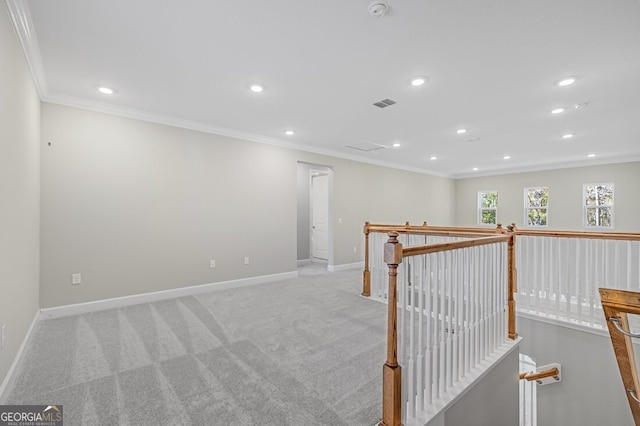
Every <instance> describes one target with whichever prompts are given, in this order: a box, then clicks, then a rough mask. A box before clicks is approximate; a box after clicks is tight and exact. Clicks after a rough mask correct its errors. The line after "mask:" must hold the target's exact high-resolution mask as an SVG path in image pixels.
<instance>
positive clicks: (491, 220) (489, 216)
mask: <svg viewBox="0 0 640 426" xmlns="http://www.w3.org/2000/svg"><path fill="white" fill-rule="evenodd" d="M478 212H479V214H478V224H479V225H495V224H496V223H497V216H498V191H479V192H478Z"/></svg>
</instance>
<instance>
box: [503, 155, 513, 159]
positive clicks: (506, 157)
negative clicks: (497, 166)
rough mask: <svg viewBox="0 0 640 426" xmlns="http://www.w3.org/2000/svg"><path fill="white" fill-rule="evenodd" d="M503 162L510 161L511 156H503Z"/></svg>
mask: <svg viewBox="0 0 640 426" xmlns="http://www.w3.org/2000/svg"><path fill="white" fill-rule="evenodd" d="M502 158H503V159H504V160H510V159H511V156H510V155H505V156H504V157H502Z"/></svg>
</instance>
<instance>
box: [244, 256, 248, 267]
mask: <svg viewBox="0 0 640 426" xmlns="http://www.w3.org/2000/svg"><path fill="white" fill-rule="evenodd" d="M244 264H245V265H248V264H249V257H245V258H244Z"/></svg>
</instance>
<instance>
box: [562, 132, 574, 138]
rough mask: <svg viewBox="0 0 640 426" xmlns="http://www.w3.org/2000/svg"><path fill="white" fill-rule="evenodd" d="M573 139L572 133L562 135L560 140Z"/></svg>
mask: <svg viewBox="0 0 640 426" xmlns="http://www.w3.org/2000/svg"><path fill="white" fill-rule="evenodd" d="M572 137H573V133H565V134H564V135H562V139H571V138H572Z"/></svg>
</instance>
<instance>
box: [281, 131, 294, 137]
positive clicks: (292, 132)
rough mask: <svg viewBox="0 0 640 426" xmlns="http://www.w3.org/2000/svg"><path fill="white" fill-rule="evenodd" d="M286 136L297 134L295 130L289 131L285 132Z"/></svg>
mask: <svg viewBox="0 0 640 426" xmlns="http://www.w3.org/2000/svg"><path fill="white" fill-rule="evenodd" d="M284 134H285V135H287V136H293V135H294V134H295V132H294V131H293V130H287V131H285V132H284Z"/></svg>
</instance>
